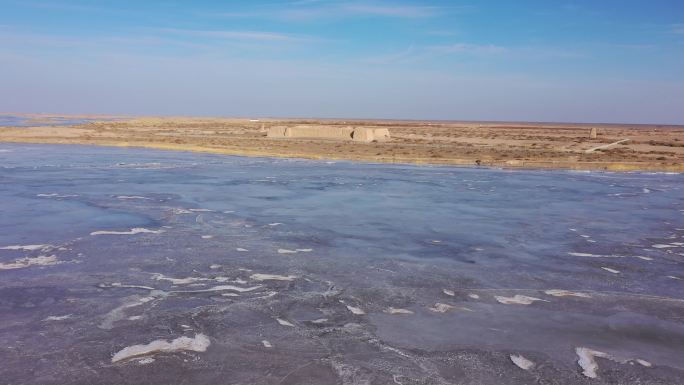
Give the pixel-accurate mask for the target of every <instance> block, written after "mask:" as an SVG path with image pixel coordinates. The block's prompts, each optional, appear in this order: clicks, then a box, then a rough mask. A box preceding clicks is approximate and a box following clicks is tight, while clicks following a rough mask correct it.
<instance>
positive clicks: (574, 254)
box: [568, 252, 653, 261]
mask: <svg viewBox="0 0 684 385" xmlns="http://www.w3.org/2000/svg"><path fill="white" fill-rule="evenodd" d="M568 255H572V256H573V257H587V258H639V259H643V260H645V261H652V260H653V258H651V257H644V256H640V255H601V254H590V253H574V252H572V253H568Z"/></svg>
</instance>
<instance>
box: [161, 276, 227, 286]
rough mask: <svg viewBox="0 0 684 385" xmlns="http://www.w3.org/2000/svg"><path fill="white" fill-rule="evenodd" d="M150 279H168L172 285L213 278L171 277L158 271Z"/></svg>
mask: <svg viewBox="0 0 684 385" xmlns="http://www.w3.org/2000/svg"><path fill="white" fill-rule="evenodd" d="M152 279H154V280H157V281H169V282H171V283H172V284H174V285H187V284H190V283H195V282H202V281H213V279H211V278H198V277H187V278H172V277H167V276H165V275H164V274H160V273H154V274H152Z"/></svg>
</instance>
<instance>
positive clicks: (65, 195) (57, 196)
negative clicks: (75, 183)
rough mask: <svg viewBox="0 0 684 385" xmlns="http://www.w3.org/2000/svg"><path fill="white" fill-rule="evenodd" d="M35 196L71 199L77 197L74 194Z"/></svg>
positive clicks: (39, 195) (38, 195)
mask: <svg viewBox="0 0 684 385" xmlns="http://www.w3.org/2000/svg"><path fill="white" fill-rule="evenodd" d="M36 196H37V197H41V198H73V197H77V196H78V195H76V194H64V195H61V194H56V193H52V194H36Z"/></svg>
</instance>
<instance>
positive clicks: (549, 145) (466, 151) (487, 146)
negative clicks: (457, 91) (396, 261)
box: [0, 117, 684, 172]
mask: <svg viewBox="0 0 684 385" xmlns="http://www.w3.org/2000/svg"><path fill="white" fill-rule="evenodd" d="M306 124H312V125H330V126H333V127H339V126H345V127H346V126H353V127H384V128H389V130H390V132H391V135H392V139H391V140H390V141H388V142H381V143H358V142H351V141H349V142H346V141H337V140H320V139H305V138H296V139H274V138H267V137H266V130H268V128H269V127H272V126H276V125H280V126H284V125H306ZM590 127H598V128H599V130H598V132H599V135H598V137H597V138H595V139H591V138H590V137H589V130H590ZM623 139H629V141H625V142H622V143H620V144H619V145H616V146H612V147H610V148H606V149H602V150H597V151H593V152H587V150H589V149H592V148H596V147H600V146H602V145H606V144H609V143H613V142H617V141H620V140H623ZM0 141H2V142H21V143H59V144H92V145H103V146H132V147H146V148H157V149H168V150H180V151H199V152H208V153H217V154H228V155H243V156H273V157H297V158H308V159H333V160H358V161H371V162H390V163H419V164H453V165H477V164H479V165H483V166H498V167H512V168H519V167H523V168H559V169H579V170H612V171H631V170H652V171H673V172H684V126H644V125H631V126H630V125H579V124H537V123H524V124H523V123H477V122H460V123H451V122H450V123H446V122H414V121H336V120H326V121H322V120H271V119H269V120H261V121H250V120H249V119H219V118H216V119H212V118H182V117H174V118H137V119H121V120H109V121H98V122H91V123H86V124H81V125H75V126H67V127H50V126H37V127H21V128H12V127H0Z"/></svg>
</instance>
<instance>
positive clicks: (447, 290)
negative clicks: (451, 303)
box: [442, 289, 456, 297]
mask: <svg viewBox="0 0 684 385" xmlns="http://www.w3.org/2000/svg"><path fill="white" fill-rule="evenodd" d="M442 293H444V294H446V295H448V296H450V297H453V296H455V295H456V293H454V291H453V290H449V289H442Z"/></svg>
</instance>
